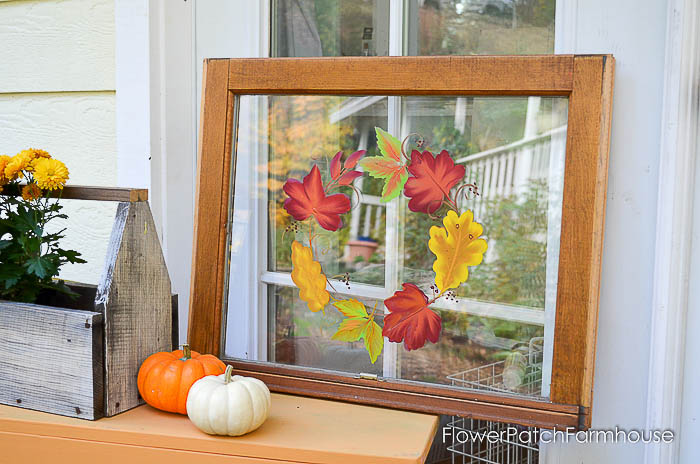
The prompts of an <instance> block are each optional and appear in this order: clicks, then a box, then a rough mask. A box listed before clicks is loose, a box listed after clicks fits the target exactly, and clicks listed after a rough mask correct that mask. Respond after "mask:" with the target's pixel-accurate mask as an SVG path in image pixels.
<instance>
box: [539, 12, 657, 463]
mask: <svg viewBox="0 0 700 464" xmlns="http://www.w3.org/2000/svg"><path fill="white" fill-rule="evenodd" d="M560 3H563V2H560ZM575 3H576V5H577V6H576V9H575V13H574V18H575V24H574V25H573V27H574V28H575V31H576V34H575V40H574V41H573V43H570V44H568V47H569V48H568V49H565V50H560V51H561V52H575V53H612V54H613V55H614V56H615V59H616V71H615V90H614V98H613V120H612V140H611V147H610V167H609V177H608V197H607V210H606V224H605V244H604V250H603V274H602V286H601V295H600V313H599V321H598V344H597V353H596V366H595V385H594V401H593V427H594V428H606V427H607V428H609V427H615V426H619V427H622V428H641V427H643V426H644V424H645V422H646V406H647V397H646V395H647V381H648V376H649V369H648V364H649V352H650V346H649V335H650V321H651V301H652V291H651V289H652V276H653V271H654V252H653V250H654V246H655V229H656V202H657V182H658V164H659V153H660V133H661V114H662V91H663V76H664V57H665V36H666V1H664V0H654V1H645V2H643V5H642V4H640V2H639V1H638V0H585V1H578V2H575ZM543 455H544V457H543V459H542V462H546V463H561V464H564V463H577V464H579V463H586V464H588V463H590V464H598V463H639V462H643V459H644V447H643V445H640V444H614V445H603V444H586V445H579V444H574V443H569V444H566V445H550V446H547V447H546V450H545V451H544V452H543Z"/></svg>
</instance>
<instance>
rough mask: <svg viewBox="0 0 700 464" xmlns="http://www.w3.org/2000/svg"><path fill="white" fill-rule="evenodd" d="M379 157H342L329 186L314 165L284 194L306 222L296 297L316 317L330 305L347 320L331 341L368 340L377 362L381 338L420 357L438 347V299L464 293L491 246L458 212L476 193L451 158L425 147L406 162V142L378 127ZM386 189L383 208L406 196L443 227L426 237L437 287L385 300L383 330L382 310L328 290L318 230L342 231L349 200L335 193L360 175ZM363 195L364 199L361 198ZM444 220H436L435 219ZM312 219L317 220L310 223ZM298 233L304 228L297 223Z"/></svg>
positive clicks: (468, 215)
mask: <svg viewBox="0 0 700 464" xmlns="http://www.w3.org/2000/svg"><path fill="white" fill-rule="evenodd" d="M376 134H377V146H378V148H379V151H380V155H379V156H371V157H365V154H366V153H365V151H364V150H361V151H357V152H355V153H353V154H351V155H350V156H348V157H347V158H346V159H345V160H344V161H343V153H342V152H338V153H337V154H336V155H335V156H334V157H333V159H332V160H331V163H330V169H329V171H330V172H329V176H328V177H329V180H328V181H326V183H325V184H324V182H323V180H322V177H321V171H320V170H319V168H318V166H317V165H314V166H313V167H312V169H311V171H310V172H309V174H308V175H306V176H305V177H304V179H303V180H302V181H299V180H297V179H288V180H287V181H286V183H285V184H284V188H283V189H284V192H285V193H286V194H287V196H288V198H287V199H286V200H285V202H284V208H285V210H286V211H287V213H289V214H290V215H291V216H292V218H294V220H295V221H304V222H306V223H308V230H309V234H308V244H305V243H301V242H299V241H297V240H295V241H294V242H293V243H292V280H293V281H294V283H295V285H296V286H297V287H298V288H299V297H300V298H301V299H302V300H303V301H304V302H306V304H307V305H308V308H309V309H310V310H311V311H313V312H318V311H322V310H324V309H325V307H326V306H327V305H328V304H329V303H330V302H331V300H332V305H333V306H334V307H335V308H336V309H337V310H338V311H340V313H341V314H342V315H343V317H344V319H343V320H342V321H341V323H340V325H339V327H338V330H337V331H336V333H335V334H334V335H333V337H332V338H333V339H334V340H340V341H347V342H354V341H359V340H363V341H364V344H365V348H366V349H367V352H368V353H369V356H370V360H371V361H372V363H374V362H375V361H376V360H377V358H378V357H379V354H380V353H381V352H382V350H383V348H384V337H386V338H387V339H388V340H389V341H390V342H394V343H403V344H404V347H405V348H406V349H407V350H415V349H418V348H421V347H423V346H424V345H425V342H426V341H430V342H432V343H437V341H438V339H439V338H440V332H441V330H442V320H441V318H440V316H439V314H438V313H436V312H435V311H433V310H432V309H430V306H431V305H432V304H433V303H435V302H436V301H437V300H438V299H440V298H454V293H453V292H452V291H451V289H455V288H457V287H459V286H460V285H461V284H462V283H464V282H466V280H467V279H468V277H469V267H470V266H476V265H478V264H479V263H481V261H482V260H483V256H484V252H485V251H486V248H487V244H486V240H484V239H483V238H481V236H482V234H483V228H482V226H481V224H479V223H477V222H475V221H474V215H473V213H472V212H471V211H469V210H467V211H464V212H460V208H459V206H458V201H457V199H458V198H460V196H461V195H463V194H464V195H466V194H478V193H477V192H476V186H475V185H473V184H470V183H466V182H465V180H464V176H465V168H464V166H461V165H456V164H455V163H454V161H453V159H452V157H451V156H450V154H449V153H448V152H447V151H445V150H443V151H441V152H440V153H438V154H437V155H434V154H433V153H431V152H430V151H428V150H423V151H420V150H419V149H422V148H423V144H422V142H421V141H419V142H418V143H417V148H419V149H416V150H413V151H412V152H411V154H410V156H408V155H407V154H406V152H405V150H404V145H405V142H406V140H407V139H404V141H403V142H399V140H398V139H396V138H395V137H393V136H392V135H390V134H389V133H387V132H386V131H384V130H382V129H380V128H376ZM358 165H359V166H361V167H362V169H363V170H364V171H365V172H366V173H367V174H369V175H370V176H372V177H375V178H377V179H381V180H382V181H383V182H384V186H383V189H382V195H381V201H383V202H388V201H391V200H393V199H394V198H396V197H398V196H399V195H400V194H401V193H403V195H404V196H406V198H408V208H409V209H410V210H411V211H412V212H414V213H419V214H428V215H430V216H431V217H433V218H435V219H436V220H439V221H440V222H442V227H440V226H432V227H431V228H430V230H429V231H428V236H427V239H428V248H429V249H430V251H431V252H432V253H433V254H434V255H435V261H434V263H433V271H434V272H435V283H434V285H432V286H431V295H430V297H429V296H428V295H426V293H425V292H424V291H423V290H421V289H420V288H419V287H418V286H417V285H415V284H414V283H410V282H405V283H403V284H402V285H401V287H402V288H401V290H398V291H396V292H395V293H394V294H393V295H392V296H391V297H389V298H387V299H386V300H384V302H383V304H384V307H386V310H387V313H383V311H382V313H383V314H384V324H383V327H380V326H379V324H378V323H377V322H376V320H375V319H377V318H378V315H379V313H378V312H379V311H381V309H378V304H377V305H375V306H374V308H372V309H371V311H368V309H367V308H366V307H365V305H364V304H363V303H362V302H360V301H358V300H356V299H353V298H349V299H344V300H339V299H336V298H334V297H333V296H332V295H331V294H330V292H329V291H328V290H327V288H328V286H329V285H330V284H329V282H328V279H327V277H326V275H325V274H324V272H323V269H322V267H321V264H320V263H319V262H318V261H316V260H315V259H314V240H315V239H316V238H317V234H316V232H315V230H316V224H318V226H320V227H322V228H323V229H326V230H329V231H337V230H338V229H340V228H341V227H342V226H343V221H342V216H343V215H344V214H346V213H348V212H349V211H350V209H351V201H350V197H348V196H347V195H346V194H344V193H340V192H337V191H336V190H337V189H338V188H340V187H343V186H349V187H352V183H353V181H354V180H355V179H356V178H358V177H359V176H362V175H363V172H362V171H360V170H357V169H356V168H357V166H358ZM358 193H359V192H358ZM438 213H440V215H439V216H436V214H438ZM311 218H313V219H311ZM294 229H295V230H299V226H298V225H297V224H296V223H295V225H294Z"/></svg>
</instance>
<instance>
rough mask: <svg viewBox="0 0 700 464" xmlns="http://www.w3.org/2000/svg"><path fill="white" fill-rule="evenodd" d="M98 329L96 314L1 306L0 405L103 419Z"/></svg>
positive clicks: (21, 305)
mask: <svg viewBox="0 0 700 464" xmlns="http://www.w3.org/2000/svg"><path fill="white" fill-rule="evenodd" d="M102 323H103V317H102V315H101V314H99V313H96V312H91V311H81V310H75V309H64V308H55V307H51V306H42V305H33V304H26V303H15V302H7V301H0V340H2V343H0V358H1V359H2V360H3V361H2V363H0V403H2V404H8V405H12V406H18V407H21V408H29V409H38V410H41V411H47V412H51V413H55V414H61V415H64V416H71V417H79V418H81V419H97V418H99V417H102V412H103V377H102V367H103V364H102V356H103V344H102V343H103V333H102V328H103V324H102Z"/></svg>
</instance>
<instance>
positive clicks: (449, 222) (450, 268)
mask: <svg viewBox="0 0 700 464" xmlns="http://www.w3.org/2000/svg"><path fill="white" fill-rule="evenodd" d="M442 223H443V225H444V227H437V226H433V227H431V228H430V240H429V241H428V247H429V248H430V251H432V252H433V253H434V254H435V256H436V258H437V259H436V260H435V262H434V263H433V271H435V284H436V285H437V286H438V288H439V289H440V291H445V290H447V289H449V288H456V287H459V285H460V284H461V283H462V282H466V280H467V279H468V278H469V266H476V265H477V264H479V263H481V261H482V260H483V259H484V252H485V251H486V248H487V245H486V240H484V239H482V238H479V237H480V236H481V234H482V233H483V227H481V224H479V223H478V222H474V214H473V213H472V212H471V211H466V212H464V213H462V215H461V216H459V217H458V216H457V213H455V212H454V211H451V210H450V211H448V212H447V216H445V217H444V219H443V220H442Z"/></svg>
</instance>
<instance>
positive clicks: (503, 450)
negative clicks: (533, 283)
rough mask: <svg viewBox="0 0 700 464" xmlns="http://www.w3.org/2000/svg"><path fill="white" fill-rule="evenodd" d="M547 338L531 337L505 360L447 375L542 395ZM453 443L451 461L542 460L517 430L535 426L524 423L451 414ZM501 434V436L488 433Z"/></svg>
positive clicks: (468, 383) (474, 384)
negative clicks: (543, 354) (520, 437)
mask: <svg viewBox="0 0 700 464" xmlns="http://www.w3.org/2000/svg"><path fill="white" fill-rule="evenodd" d="M543 344H544V338H542V337H535V338H532V339H531V340H530V341H529V343H528V344H527V346H521V347H518V348H516V349H514V350H513V351H512V353H511V354H509V356H507V357H506V359H505V360H503V361H497V362H494V363H490V364H486V365H483V366H479V367H475V368H472V369H468V370H465V371H462V372H458V373H456V374H451V375H448V376H447V378H448V379H450V382H451V383H452V385H454V386H458V387H463V388H469V389H475V390H486V391H492V392H498V393H502V394H509V395H518V396H520V397H522V396H525V397H533V398H534V397H539V396H540V395H541V390H542V351H543ZM447 427H451V428H452V444H451V445H448V446H447V450H448V451H449V452H450V453H451V454H452V463H453V464H456V463H460V464H477V463H479V464H481V463H486V464H534V463H537V462H539V446H538V444H537V443H534V444H533V443H529V442H522V441H520V440H519V438H518V437H519V434H516V436H513V434H512V433H511V434H509V433H508V432H512V431H514V430H517V431H518V432H521V431H529V432H532V433H531V434H530V435H531V436H533V435H534V432H535V431H536V430H537V428H536V427H523V426H518V425H512V424H503V423H499V422H491V421H485V420H478V419H470V418H463V417H454V416H453V417H452V421H451V422H450V423H448V424H447ZM493 432H496V434H498V435H497V436H498V440H489V439H487V438H486V437H487V435H489V434H490V435H491V436H493Z"/></svg>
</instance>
